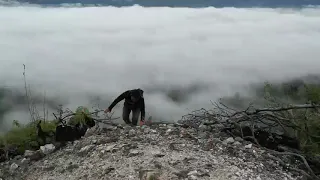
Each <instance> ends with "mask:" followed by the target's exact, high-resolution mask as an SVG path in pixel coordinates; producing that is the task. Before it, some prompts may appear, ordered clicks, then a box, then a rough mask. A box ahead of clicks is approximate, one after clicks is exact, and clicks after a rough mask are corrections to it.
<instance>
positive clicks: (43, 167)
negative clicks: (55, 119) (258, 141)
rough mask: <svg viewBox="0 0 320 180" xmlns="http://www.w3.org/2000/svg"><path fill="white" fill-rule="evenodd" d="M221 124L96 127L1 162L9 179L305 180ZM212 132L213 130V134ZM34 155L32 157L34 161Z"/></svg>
mask: <svg viewBox="0 0 320 180" xmlns="http://www.w3.org/2000/svg"><path fill="white" fill-rule="evenodd" d="M215 128H216V126H213V127H210V126H201V128H200V129H198V131H197V130H196V129H194V128H191V127H189V128H183V127H181V124H154V125H150V126H142V127H130V126H118V127H111V128H104V129H99V128H97V127H94V128H91V129H89V130H88V131H87V133H86V135H85V137H83V138H82V139H80V140H78V141H75V142H74V143H73V144H72V143H70V144H68V145H67V146H65V147H61V149H57V148H56V149H55V150H54V151H53V152H51V151H52V150H53V149H52V148H53V147H49V146H48V148H49V149H43V150H44V151H43V152H44V153H46V154H47V155H45V156H44V157H43V156H42V155H40V154H41V153H40V152H42V151H38V152H33V153H32V152H30V151H27V152H26V153H25V157H23V156H18V157H16V158H15V159H13V160H10V161H7V162H5V163H2V164H1V166H0V167H1V172H0V177H2V179H4V180H10V179H12V180H13V179H14V180H18V179H24V180H37V179H39V180H40V179H41V180H46V179H47V180H49V179H50V180H53V179H69V180H76V179H77V180H78V179H90V180H93V179H97V180H98V179H113V180H118V179H119V180H120V179H121V180H124V179H128V180H129V179H137V180H138V179H146V180H150V179H162V180H168V179H204V180H205V179H212V180H226V179H234V180H237V179H239V180H240V179H252V180H253V179H255V180H258V179H261V180H278V179H279V180H283V179H288V180H289V179H290V180H291V179H292V180H294V179H301V174H299V173H295V172H290V171H286V170H283V168H282V167H280V166H279V162H277V161H276V160H275V159H277V158H276V156H274V155H271V154H270V153H269V152H268V151H266V150H262V149H260V148H258V147H256V145H253V144H252V143H251V142H248V141H244V140H242V139H241V138H239V137H238V138H235V139H234V138H230V137H228V136H227V135H226V134H225V133H212V132H216V131H215ZM209 131H210V132H209ZM30 159H31V160H30Z"/></svg>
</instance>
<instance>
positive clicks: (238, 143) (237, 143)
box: [233, 141, 241, 146]
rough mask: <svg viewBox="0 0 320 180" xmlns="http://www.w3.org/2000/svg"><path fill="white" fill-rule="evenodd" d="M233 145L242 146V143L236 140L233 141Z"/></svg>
mask: <svg viewBox="0 0 320 180" xmlns="http://www.w3.org/2000/svg"><path fill="white" fill-rule="evenodd" d="M233 145H235V146H240V145H241V143H240V142H239V141H235V142H234V143H233Z"/></svg>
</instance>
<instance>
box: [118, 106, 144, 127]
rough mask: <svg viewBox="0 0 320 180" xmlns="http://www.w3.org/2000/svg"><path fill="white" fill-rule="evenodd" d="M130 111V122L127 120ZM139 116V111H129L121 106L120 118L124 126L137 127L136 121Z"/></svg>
mask: <svg viewBox="0 0 320 180" xmlns="http://www.w3.org/2000/svg"><path fill="white" fill-rule="evenodd" d="M131 111H132V122H131V121H130V120H129V115H130V112H131ZM139 116H140V109H139V108H137V109H130V108H128V107H126V106H123V109H122V118H123V120H124V122H125V123H126V124H132V125H134V126H137V125H138V119H139Z"/></svg>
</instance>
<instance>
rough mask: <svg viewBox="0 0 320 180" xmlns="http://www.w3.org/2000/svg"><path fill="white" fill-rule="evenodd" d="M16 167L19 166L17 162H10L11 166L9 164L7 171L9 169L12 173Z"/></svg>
mask: <svg viewBox="0 0 320 180" xmlns="http://www.w3.org/2000/svg"><path fill="white" fill-rule="evenodd" d="M18 168H19V166H18V164H16V163H12V164H11V166H10V169H9V171H10V172H11V173H14V172H15V170H16V169H18Z"/></svg>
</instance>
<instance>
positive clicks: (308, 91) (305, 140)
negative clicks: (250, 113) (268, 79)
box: [264, 83, 320, 154]
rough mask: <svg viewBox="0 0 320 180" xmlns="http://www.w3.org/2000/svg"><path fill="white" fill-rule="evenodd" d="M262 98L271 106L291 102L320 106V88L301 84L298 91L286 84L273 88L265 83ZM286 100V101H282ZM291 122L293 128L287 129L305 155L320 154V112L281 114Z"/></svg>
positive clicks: (306, 110) (311, 110) (294, 111)
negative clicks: (299, 144) (297, 141)
mask: <svg viewBox="0 0 320 180" xmlns="http://www.w3.org/2000/svg"><path fill="white" fill-rule="evenodd" d="M264 98H265V99H266V100H267V101H268V102H269V103H270V104H269V105H271V106H278V107H279V106H283V105H290V104H291V103H290V102H292V101H299V102H301V103H303V104H305V103H311V104H320V86H319V85H316V84H303V86H301V87H300V88H299V89H298V90H297V89H293V90H292V89H290V86H289V88H288V85H287V84H280V85H276V86H273V85H271V84H270V83H266V84H265V86H264ZM281 99H286V100H287V101H282V100H281ZM282 115H283V116H284V117H286V118H287V119H290V120H291V122H290V123H291V125H293V126H294V128H287V130H288V132H290V134H289V135H290V136H292V137H296V138H297V139H298V140H299V141H300V143H301V148H302V150H303V151H304V152H305V153H311V154H320V111H319V110H317V109H293V110H291V112H290V113H289V112H284V113H283V114H282Z"/></svg>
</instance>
